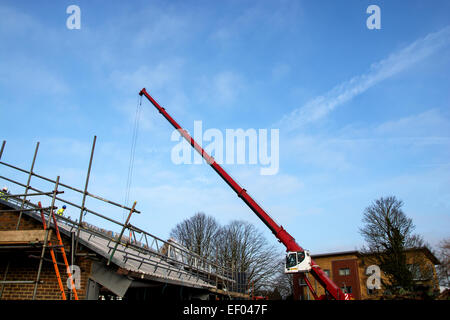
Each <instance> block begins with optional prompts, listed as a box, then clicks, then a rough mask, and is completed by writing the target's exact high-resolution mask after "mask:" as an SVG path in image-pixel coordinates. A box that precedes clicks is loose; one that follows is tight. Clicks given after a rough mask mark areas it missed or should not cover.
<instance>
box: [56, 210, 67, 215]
mask: <svg viewBox="0 0 450 320" xmlns="http://www.w3.org/2000/svg"><path fill="white" fill-rule="evenodd" d="M64 210H66V209H64V208H61V209H59V210H58V211H56V214H57V215H58V216H62V215H63V214H64Z"/></svg>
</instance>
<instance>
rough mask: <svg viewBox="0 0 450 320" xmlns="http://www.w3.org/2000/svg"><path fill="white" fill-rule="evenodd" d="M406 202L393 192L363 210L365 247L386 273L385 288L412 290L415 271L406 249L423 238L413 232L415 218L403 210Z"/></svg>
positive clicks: (415, 245)
mask: <svg viewBox="0 0 450 320" xmlns="http://www.w3.org/2000/svg"><path fill="white" fill-rule="evenodd" d="M402 206H403V202H402V201H401V200H397V199H396V197H394V196H389V197H385V198H384V197H381V198H380V199H377V200H375V201H374V202H373V203H372V205H370V206H369V207H367V208H366V209H365V211H364V217H363V222H364V224H365V225H364V227H363V228H361V229H360V233H361V235H362V236H363V238H364V240H365V241H366V246H365V247H364V248H363V250H362V251H364V252H366V253H368V254H370V255H371V257H372V259H373V260H374V263H376V264H378V265H379V266H380V269H381V270H382V271H383V272H384V274H385V275H386V277H387V281H383V285H384V287H385V288H388V289H390V290H391V291H393V292H397V291H398V289H399V288H403V289H405V290H411V289H412V286H413V273H412V270H410V267H409V266H408V264H407V259H406V252H405V250H406V249H411V248H421V247H423V246H424V241H423V239H422V238H421V237H420V236H419V235H416V234H413V230H414V228H415V226H414V224H413V222H412V219H411V218H408V217H407V216H406V215H405V213H404V212H403V211H402V209H401V208H402Z"/></svg>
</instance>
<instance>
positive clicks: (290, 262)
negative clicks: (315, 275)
mask: <svg viewBox="0 0 450 320" xmlns="http://www.w3.org/2000/svg"><path fill="white" fill-rule="evenodd" d="M309 271H311V256H310V255H309V251H308V250H305V251H297V252H292V251H289V252H288V253H287V254H286V266H285V268H284V273H298V272H309Z"/></svg>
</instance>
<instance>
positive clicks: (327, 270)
mask: <svg viewBox="0 0 450 320" xmlns="http://www.w3.org/2000/svg"><path fill="white" fill-rule="evenodd" d="M323 272H325V273H326V275H327V277H330V269H324V270H323Z"/></svg>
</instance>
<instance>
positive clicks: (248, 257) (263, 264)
mask: <svg viewBox="0 0 450 320" xmlns="http://www.w3.org/2000/svg"><path fill="white" fill-rule="evenodd" d="M217 248H218V257H219V261H220V263H221V264H222V265H223V266H225V267H226V268H229V269H232V270H234V271H235V272H239V273H242V274H245V275H246V277H247V283H248V284H250V285H252V287H253V288H254V290H255V292H258V291H260V290H262V289H267V288H269V287H271V286H272V284H273V281H274V278H275V277H276V275H277V269H278V268H279V257H280V253H279V252H278V251H277V250H276V249H275V247H274V246H272V245H269V243H268V241H267V240H266V238H265V237H264V235H263V234H262V233H261V232H260V231H259V230H258V229H256V227H255V226H253V225H252V224H250V223H248V222H245V221H232V222H231V223H229V224H228V225H226V226H225V227H223V228H221V231H220V232H219V237H218V238H217Z"/></svg>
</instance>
